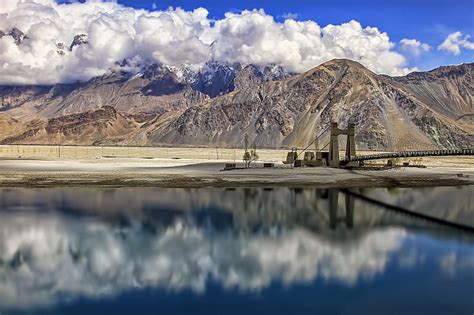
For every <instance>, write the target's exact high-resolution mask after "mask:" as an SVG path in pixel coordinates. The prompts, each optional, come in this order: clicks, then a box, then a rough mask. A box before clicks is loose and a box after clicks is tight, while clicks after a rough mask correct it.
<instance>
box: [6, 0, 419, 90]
mask: <svg viewBox="0 0 474 315" xmlns="http://www.w3.org/2000/svg"><path fill="white" fill-rule="evenodd" d="M13 27H18V28H19V29H21V30H22V31H23V32H25V33H26V34H27V35H28V37H29V39H28V40H24V41H22V43H21V44H20V45H17V44H16V43H15V42H14V41H13V40H12V38H11V37H10V36H4V37H2V38H1V39H0V84H53V83H58V82H72V81H76V80H81V81H84V80H87V79H90V78H91V77H93V76H97V75H101V74H104V73H106V72H107V71H108V69H110V68H112V67H114V65H115V62H116V61H120V60H122V59H124V58H133V59H134V60H141V61H143V62H146V61H156V62H161V63H164V64H167V65H172V66H173V65H179V64H183V63H186V64H189V65H193V66H200V65H202V64H203V63H204V62H206V61H209V60H211V59H215V60H222V61H229V62H236V61H238V62H243V63H255V64H266V63H276V64H280V65H282V66H283V67H285V68H286V69H288V70H290V71H297V72H303V71H306V70H309V69H310V68H312V67H315V66H317V65H319V64H321V63H323V62H325V61H328V60H330V59H333V58H350V59H354V60H356V61H359V62H361V63H362V64H364V65H365V66H367V67H368V68H369V69H371V70H373V71H375V72H378V73H385V74H392V75H400V74H404V73H407V72H409V71H410V69H407V68H405V67H404V64H405V63H406V60H405V58H404V57H403V56H402V55H401V54H399V53H397V52H395V51H393V47H394V44H393V43H392V42H390V39H389V37H388V35H387V34H386V33H383V32H380V31H379V30H378V29H377V28H374V27H365V28H363V27H362V26H361V25H360V23H358V22H357V21H351V22H348V23H344V24H341V25H328V26H326V27H320V26H319V25H318V24H317V23H316V22H314V21H304V22H301V21H295V20H292V19H287V20H285V21H284V22H283V23H278V22H276V21H275V20H274V18H273V17H272V16H270V15H268V14H266V13H265V12H264V11H263V10H253V11H243V12H241V13H238V14H235V13H227V14H226V15H225V17H224V18H222V19H220V20H216V21H213V23H211V20H210V19H209V18H208V11H207V10H206V9H204V8H198V9H196V10H193V11H185V10H183V9H180V8H176V9H172V8H171V9H168V10H166V11H152V12H149V11H146V10H139V9H133V8H130V7H124V6H122V5H119V4H117V3H115V2H102V1H88V2H86V3H71V4H57V3H56V2H55V1H53V0H27V1H26V0H25V1H19V2H17V1H16V0H2V6H1V9H0V30H3V31H4V32H8V31H9V30H11V29H12V28H13ZM78 34H87V35H88V37H89V42H90V45H82V46H77V47H75V48H74V49H73V50H72V51H71V52H69V51H66V54H65V55H62V56H61V55H59V54H58V53H57V48H56V44H57V43H58V42H62V43H64V45H65V46H69V45H70V43H71V42H72V40H73V38H74V36H75V35H78Z"/></svg>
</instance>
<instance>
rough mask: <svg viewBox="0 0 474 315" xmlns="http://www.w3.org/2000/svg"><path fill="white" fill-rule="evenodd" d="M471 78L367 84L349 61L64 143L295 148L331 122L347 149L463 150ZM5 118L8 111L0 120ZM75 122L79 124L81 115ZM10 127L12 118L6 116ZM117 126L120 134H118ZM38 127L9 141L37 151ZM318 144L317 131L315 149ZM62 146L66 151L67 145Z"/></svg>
mask: <svg viewBox="0 0 474 315" xmlns="http://www.w3.org/2000/svg"><path fill="white" fill-rule="evenodd" d="M247 67H248V66H247ZM247 69H248V68H247ZM473 69H474V63H470V64H463V65H459V66H446V67H441V68H437V69H434V70H432V71H428V72H418V73H412V74H409V75H407V76H404V77H389V76H384V75H377V74H375V73H373V72H371V71H369V70H368V69H366V68H365V67H364V66H362V65H361V64H359V63H357V62H355V61H351V60H347V59H335V60H331V61H328V62H326V63H324V64H322V65H320V66H318V67H315V68H313V69H311V70H309V71H307V72H306V73H303V74H298V75H293V76H289V77H286V78H283V79H282V80H277V81H273V80H268V81H266V82H259V83H257V84H253V83H250V84H246V85H245V84H244V85H243V86H239V89H234V90H233V91H230V92H228V93H226V94H224V95H220V96H214V97H213V98H211V97H210V96H209V95H206V94H203V93H201V92H196V91H195V90H193V91H194V92H196V93H201V94H202V95H206V96H204V97H202V98H199V97H196V99H195V100H192V97H189V96H185V98H186V97H188V100H189V98H191V101H190V103H189V104H187V105H185V106H170V107H169V108H167V109H165V110H164V111H161V112H151V113H146V112H140V111H135V112H134V111H124V110H122V109H121V108H115V109H114V110H115V111H116V112H117V113H118V115H119V116H120V117H122V116H123V119H122V118H121V119H122V120H120V119H117V118H114V119H112V118H110V119H111V120H110V121H111V122H112V123H111V126H114V124H118V125H117V126H114V128H118V129H117V130H122V131H121V132H124V134H122V135H120V136H118V134H114V135H112V134H110V135H109V133H107V132H105V133H103V139H100V140H99V139H95V142H93V141H92V140H91V138H90V137H89V136H88V137H84V139H82V140H81V137H80V136H79V137H75V138H74V137H73V138H74V140H70V141H69V143H74V144H97V143H102V144H104V143H110V144H140V145H204V146H215V145H219V146H226V147H236V146H241V145H242V141H243V138H244V136H245V134H248V135H249V136H250V137H251V139H252V141H254V142H255V143H256V145H258V146H260V147H291V146H299V147H301V146H306V144H308V143H309V142H310V141H311V140H312V139H313V138H314V137H315V135H316V134H319V133H320V132H321V131H322V130H323V129H324V128H325V126H328V125H329V123H330V122H331V121H337V122H339V123H340V124H341V125H342V126H344V125H347V124H348V123H349V122H351V123H355V124H356V131H357V132H356V141H357V142H358V146H359V147H361V148H368V149H374V148H375V149H387V148H394V149H397V148H399V149H402V148H407V147H409V146H413V147H415V146H418V147H426V148H438V147H444V148H448V147H454V146H472V143H473V133H474V129H473V126H472V122H471V120H470V117H472V115H473V113H474V108H473V98H474V96H473V95H474V91H473V90H474V88H473V81H472V73H473V71H474V70H473ZM159 74H160V75H161V74H162V72H159ZM153 78H155V79H156V76H153ZM171 78H172V79H173V77H172V76H171ZM167 82H168V83H170V82H171V83H170V84H169V85H167V84H168V83H167ZM151 83H152V86H151V92H152V93H153V88H156V85H160V87H159V88H158V90H159V91H163V89H164V87H169V88H171V89H172V88H174V87H175V85H174V83H176V82H175V81H173V80H171V81H167V80H166V76H164V77H159V79H158V80H155V81H151ZM178 83H179V82H178ZM187 87H189V85H187ZM198 95H200V94H198ZM20 107H21V106H20ZM97 110H99V108H93V109H89V110H86V111H84V112H94V111H97ZM9 112H15V111H12V109H8V110H6V111H4V113H9ZM93 116H94V115H93V114H92V116H90V117H93ZM83 117H84V119H86V120H87V119H88V118H87V117H89V116H87V115H85V116H83ZM12 118H14V119H17V117H15V116H14V115H12ZM46 119H47V120H51V119H56V122H58V121H59V122H60V121H61V119H64V120H65V121H67V120H68V119H69V118H67V116H63V115H59V116H57V117H51V118H46ZM119 121H121V122H119ZM125 121H127V122H126V123H125ZM84 123H86V122H84ZM65 124H66V122H65ZM86 124H87V123H86ZM79 125H80V124H79ZM89 125H90V124H89ZM119 125H120V126H121V127H120V128H119V127H118V126H119ZM124 125H127V126H129V127H130V128H129V129H127V128H125V129H123V128H122V127H123V126H124ZM42 128H43V129H41V128H39V129H40V131H38V132H37V133H36V134H34V135H33V136H28V134H27V136H26V137H24V138H22V139H21V140H19V142H21V143H26V142H28V141H30V142H31V143H46V141H47V140H46V139H47V138H48V137H47V136H46V135H47V134H49V133H51V130H49V133H48V129H46V127H45V126H43V127H42ZM76 128H79V129H80V127H76ZM84 128H85V129H84V130H89V129H88V128H90V127H87V128H86V127H84ZM121 128H122V129H121ZM125 131H126V132H125ZM24 132H26V133H28V132H30V133H31V131H28V130H27V131H24ZM88 132H89V131H88ZM88 132H87V133H88ZM79 134H80V132H79ZM99 134H101V133H100V132H99ZM16 136H17V137H18V136H19V135H18V134H17V135H16ZM1 138H3V140H2V142H3V143H12V141H13V140H14V139H15V138H14V137H12V136H11V135H10V136H9V137H2V136H0V139H1ZM20 138H21V137H20ZM327 138H328V133H327V132H326V133H325V135H324V136H323V138H322V142H325V141H327ZM17 139H18V138H17ZM65 139H66V140H65V141H66V142H68V140H67V136H65ZM13 142H16V141H13Z"/></svg>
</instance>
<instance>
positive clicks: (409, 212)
mask: <svg viewBox="0 0 474 315" xmlns="http://www.w3.org/2000/svg"><path fill="white" fill-rule="evenodd" d="M341 191H342V192H343V193H345V194H348V195H351V196H354V197H356V198H359V199H361V200H363V201H365V202H368V203H372V204H374V205H377V206H380V207H383V208H387V209H389V210H392V211H396V212H399V213H402V214H405V215H409V216H413V217H416V218H419V219H424V220H427V221H430V222H434V223H437V224H440V225H446V226H449V227H452V228H457V229H461V230H464V231H468V232H471V233H474V227H473V226H470V225H465V224H461V223H456V222H452V221H448V220H443V219H440V218H436V217H432V216H429V215H426V214H423V213H419V212H415V211H412V210H408V209H405V208H402V207H399V206H395V205H391V204H387V203H384V202H382V201H379V200H376V199H373V198H370V197H367V196H365V195H363V194H360V193H357V192H354V191H351V190H349V189H347V188H344V189H341Z"/></svg>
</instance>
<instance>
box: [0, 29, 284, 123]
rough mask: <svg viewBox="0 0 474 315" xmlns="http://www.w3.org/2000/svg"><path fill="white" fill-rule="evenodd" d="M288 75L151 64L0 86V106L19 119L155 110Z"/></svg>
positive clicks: (272, 69) (240, 68)
mask: <svg viewBox="0 0 474 315" xmlns="http://www.w3.org/2000/svg"><path fill="white" fill-rule="evenodd" d="M75 42H77V45H80V43H82V44H86V43H87V39H84V38H83V37H78V38H77V40H76V39H75V40H74V43H75ZM74 43H73V44H74ZM74 46H75V45H74ZM61 47H62V48H59V47H58V51H61V52H63V53H67V52H64V45H62V46H61ZM71 47H73V46H71ZM289 76H290V74H289V73H288V72H285V71H283V69H281V67H276V66H266V67H258V66H254V65H247V66H243V65H240V64H236V65H233V66H230V65H228V64H226V63H218V62H212V63H209V64H206V65H205V66H204V67H203V68H202V69H200V70H197V71H194V70H192V69H190V68H188V67H180V68H178V67H167V66H164V65H160V64H152V65H149V66H146V67H143V69H142V70H141V71H139V72H137V73H135V74H133V73H126V72H121V71H119V70H111V71H110V73H108V74H106V75H104V76H102V77H98V78H94V79H92V80H90V81H88V82H85V83H75V84H58V85H55V86H22V87H16V86H14V87H10V86H0V111H6V110H10V113H9V114H10V115H11V116H13V117H16V118H19V119H22V118H26V117H36V118H42V117H46V118H53V117H58V116H61V115H68V114H73V113H81V112H84V111H89V110H95V109H98V108H100V107H102V106H112V107H114V108H116V109H117V110H119V111H123V112H128V113H134V114H137V113H154V114H157V115H159V114H162V113H164V112H168V111H173V110H179V109H185V108H188V107H191V106H193V105H195V104H198V103H201V102H203V101H205V100H207V99H209V98H211V97H215V96H217V95H221V94H225V93H228V92H230V91H233V90H234V89H236V88H242V87H246V86H251V85H253V84H255V83H261V82H267V81H272V80H278V79H282V78H287V77H289Z"/></svg>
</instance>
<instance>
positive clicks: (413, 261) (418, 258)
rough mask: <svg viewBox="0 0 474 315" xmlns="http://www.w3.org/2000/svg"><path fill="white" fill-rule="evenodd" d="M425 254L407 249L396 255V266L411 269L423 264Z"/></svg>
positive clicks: (413, 249)
mask: <svg viewBox="0 0 474 315" xmlns="http://www.w3.org/2000/svg"><path fill="white" fill-rule="evenodd" d="M425 260H426V254H424V253H420V252H418V250H416V249H415V248H411V249H407V250H405V251H403V252H402V253H400V254H399V255H398V265H399V266H400V267H402V268H412V267H414V266H416V265H420V264H422V263H424V262H425Z"/></svg>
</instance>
